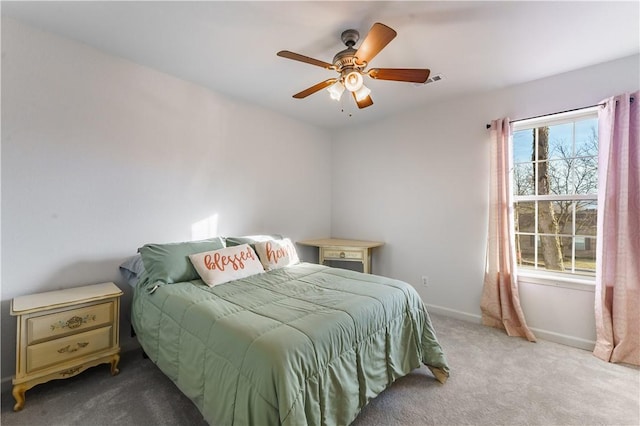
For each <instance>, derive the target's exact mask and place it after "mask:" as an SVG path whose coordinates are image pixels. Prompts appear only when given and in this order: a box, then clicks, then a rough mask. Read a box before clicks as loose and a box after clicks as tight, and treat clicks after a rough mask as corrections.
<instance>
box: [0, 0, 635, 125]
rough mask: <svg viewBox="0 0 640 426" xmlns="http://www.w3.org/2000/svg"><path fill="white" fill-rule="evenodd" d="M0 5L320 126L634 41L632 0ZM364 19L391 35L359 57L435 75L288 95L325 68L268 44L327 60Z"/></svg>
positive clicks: (562, 64) (526, 77)
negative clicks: (356, 97) (360, 94)
mask: <svg viewBox="0 0 640 426" xmlns="http://www.w3.org/2000/svg"><path fill="white" fill-rule="evenodd" d="M1 8H2V15H3V16H5V15H6V16H10V17H12V18H14V19H17V20H20V21H23V22H25V23H27V24H29V25H32V26H35V27H38V28H42V29H44V30H46V31H51V32H54V33H57V34H60V35H62V36H65V37H69V38H72V39H75V40H78V41H80V42H83V43H86V44H89V45H91V46H95V47H96V48H98V49H101V50H104V51H106V52H109V53H111V54H113V55H117V56H121V57H124V58H127V59H130V60H131V61H134V62H136V63H139V64H142V65H145V66H148V67H151V68H154V69H157V70H160V71H162V72H165V73H168V74H171V75H174V76H176V77H179V78H181V79H184V80H188V81H192V82H194V83H197V84H199V85H202V86H205V87H208V88H210V89H211V90H214V91H216V92H218V93H222V94H225V95H227V96H229V97H232V98H234V99H239V100H242V101H246V102H249V103H252V104H257V105H261V106H264V107H266V108H269V109H272V110H275V111H278V112H280V113H282V114H285V115H288V116H290V117H293V118H296V119H298V120H301V121H304V122H307V123H311V124H314V125H317V126H320V127H324V128H339V127H343V126H348V125H355V124H361V123H365V122H368V121H371V120H378V119H380V118H382V117H385V116H388V115H394V114H400V113H402V112H403V111H406V110H409V109H415V108H419V107H422V106H426V105H429V104H433V103H435V102H442V101H444V100H447V99H451V98H454V97H459V96H463V95H466V94H470V93H478V92H484V91H489V90H494V89H498V88H502V87H505V86H510V85H513V84H518V83H523V82H527V81H531V80H536V79H539V78H543V77H547V76H550V75H553V74H558V73H562V72H566V71H571V70H574V69H578V68H582V67H585V66H589V65H594V64H597V63H601V62H606V61H609V60H613V59H617V58H621V57H625V56H630V55H633V54H637V53H639V52H640V36H639V34H640V29H639V27H640V2H638V1H630V2H611V1H602V2H560V1H555V2H537V1H534V2H524V1H511V2H509V1H506V2H505V1H502V2H485V1H471V2H458V1H442V2H436V1H411V2H397V1H393V2H381V1H376V2H370V1H357V2H340V1H333V2H308V1H302V2H266V1H257V2H244V1H235V2H220V1H200V2H183V1H175V2H171V1H165V2H153V1H125V2H111V1H106V2H98V1H92V2H56V1H46V2H21V1H18V2H7V1H2V3H1ZM375 22H381V23H384V24H386V25H388V26H390V27H392V28H393V29H395V30H396V31H397V33H398V36H397V37H396V38H395V39H394V40H393V41H392V42H391V43H390V44H389V45H388V46H387V47H386V48H385V49H384V50H383V51H382V52H381V53H380V54H379V55H378V56H376V57H375V58H374V59H373V60H372V61H371V67H385V68H430V69H431V74H432V76H433V75H435V74H442V76H443V79H442V80H441V81H439V82H436V83H429V84H425V85H417V84H414V83H399V82H391V81H381V80H372V79H369V78H367V79H366V81H365V83H366V84H367V86H368V87H370V88H371V90H372V94H371V96H372V98H373V101H374V105H373V106H371V107H369V108H366V109H363V110H358V109H357V107H356V106H355V105H354V103H353V100H352V99H350V98H349V97H347V96H343V101H341V102H336V101H332V100H331V99H330V98H329V95H328V93H327V92H326V91H324V90H322V91H320V92H318V93H316V94H314V95H311V96H309V97H308V98H306V99H303V100H298V99H293V98H292V95H293V94H294V93H297V92H299V91H301V90H303V89H306V88H307V87H309V86H312V85H314V84H315V83H318V82H321V81H324V80H326V79H327V78H330V77H333V76H334V75H335V72H333V71H329V70H325V69H323V68H320V67H316V66H312V65H308V64H304V63H301V62H296V61H292V60H288V59H284V58H280V57H277V56H276V52H278V51H279V50H290V51H293V52H296V53H300V54H303V55H305V56H310V57H313V58H316V59H320V60H322V61H325V62H332V59H333V56H334V55H335V53H337V52H338V51H340V50H342V49H343V48H344V47H345V46H344V45H343V44H342V42H341V40H340V34H341V33H342V31H344V30H345V29H349V28H354V29H356V30H358V31H359V32H360V34H361V41H362V39H363V38H364V36H365V34H366V33H367V32H368V31H369V28H371V25H372V24H373V23H375ZM358 45H359V44H357V45H356V48H357V46H358ZM605 78H606V77H605Z"/></svg>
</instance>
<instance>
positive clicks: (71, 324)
mask: <svg viewBox="0 0 640 426" xmlns="http://www.w3.org/2000/svg"><path fill="white" fill-rule="evenodd" d="M95 320H96V316H95V315H85V316H84V317H82V318H81V317H79V316H77V315H76V316H72V317H71V318H69V319H68V320H67V321H58V322H57V323H55V324H51V331H54V330H55V329H56V328H60V329H62V328H68V329H70V330H73V329H74V328H78V327H80V326H81V325H82V324H86V323H88V322H89V321H95Z"/></svg>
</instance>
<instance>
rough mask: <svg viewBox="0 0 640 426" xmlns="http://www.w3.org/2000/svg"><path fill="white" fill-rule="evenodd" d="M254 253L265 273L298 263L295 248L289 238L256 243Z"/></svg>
mask: <svg viewBox="0 0 640 426" xmlns="http://www.w3.org/2000/svg"><path fill="white" fill-rule="evenodd" d="M256 252H257V253H258V256H259V257H260V261H261V262H262V265H263V266H264V269H265V270H267V271H271V270H273V269H279V268H284V267H285V266H289V265H295V264H296V263H300V259H299V258H298V253H297V252H296V248H295V246H294V245H293V243H292V242H291V240H290V239H289V238H285V239H283V240H270V241H260V242H257V243H256Z"/></svg>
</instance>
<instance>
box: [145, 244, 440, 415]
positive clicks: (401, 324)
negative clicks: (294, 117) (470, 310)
mask: <svg viewBox="0 0 640 426" xmlns="http://www.w3.org/2000/svg"><path fill="white" fill-rule="evenodd" d="M209 241H210V240H209ZM230 241H233V239H228V240H227V243H229V242H230ZM188 244H189V246H188V247H187V248H184V247H181V248H179V249H177V252H178V253H177V254H176V253H173V252H172V251H176V250H174V249H175V247H170V248H169V249H168V250H167V249H166V245H164V246H163V248H162V250H160V252H161V255H159V256H155V255H154V256H155V258H154V256H148V257H151V258H153V259H152V260H149V259H148V258H144V266H145V267H146V269H147V270H146V271H144V272H143V273H142V274H141V277H140V280H139V283H138V284H137V285H136V287H135V291H134V298H133V304H132V325H133V328H134V330H135V333H136V336H137V338H138V341H139V342H140V345H141V346H142V348H143V350H144V351H145V353H146V354H147V355H148V356H149V358H150V359H151V360H152V361H153V362H154V363H155V364H156V365H157V366H158V367H159V368H160V369H161V370H162V371H163V372H164V374H166V375H167V376H168V377H169V378H170V379H171V380H173V381H174V382H175V384H176V385H177V386H178V388H179V389H180V390H181V391H182V392H183V393H184V394H185V395H186V396H187V397H189V398H190V399H191V400H192V401H193V402H194V404H195V405H196V406H197V408H198V409H199V410H200V412H201V413H202V415H203V416H204V418H205V419H206V420H207V421H208V422H209V423H210V424H212V425H304V424H318V425H320V424H322V425H343V424H344V425H346V424H349V423H351V422H352V421H353V420H354V419H355V417H356V416H357V415H358V413H359V412H360V410H361V409H362V407H364V406H365V405H366V404H367V402H368V401H370V400H371V399H372V398H374V397H375V396H376V395H378V394H379V393H380V392H382V391H383V390H384V389H385V388H387V387H388V386H389V385H390V384H391V383H393V381H394V380H396V379H397V378H399V377H402V376H404V375H406V374H408V373H409V372H411V371H412V370H414V369H415V368H417V367H419V366H420V365H421V363H423V364H425V365H426V366H427V367H428V368H429V369H430V370H431V372H432V373H433V375H434V380H438V381H440V382H441V383H444V382H445V381H446V379H447V377H448V375H449V367H448V365H447V361H446V358H445V355H444V353H443V350H442V348H441V346H440V344H439V343H438V341H437V339H436V335H435V332H434V330H433V327H432V325H431V321H430V319H429V315H428V313H427V311H426V309H425V308H424V305H423V303H422V301H421V299H420V297H419V295H418V294H417V292H416V291H415V290H414V289H413V287H412V286H411V285H409V284H407V283H404V282H401V281H397V280H393V279H389V278H385V277H380V276H375V275H369V274H362V273H359V272H354V271H349V270H343V269H337V268H330V267H327V266H322V265H316V264H310V263H304V262H301V263H298V262H295V263H293V264H289V265H287V266H285V267H280V268H278V269H273V270H269V271H266V272H262V273H258V274H253V275H251V276H248V277H244V278H241V279H235V280H232V281H229V282H226V283H224V284H220V285H215V286H212V287H210V286H208V285H206V284H205V282H203V280H202V279H201V278H200V276H199V275H197V271H194V270H189V264H188V263H187V264H186V265H184V264H181V261H184V256H185V255H184V253H189V252H190V253H198V251H202V250H203V249H205V248H206V249H209V248H210V246H211V244H210V245H209V246H207V247H205V245H206V243H205V245H203V246H199V245H198V244H197V243H188ZM213 245H215V246H218V245H222V246H224V245H225V241H224V240H222V239H220V240H215V242H214V244H213ZM156 246H157V245H156ZM176 246H178V245H176ZM145 247H147V246H145ZM143 251H144V250H143ZM143 251H141V253H142V254H143V255H144V253H143ZM167 252H170V253H169V255H166V254H167ZM156 254H157V253H156ZM143 257H144V256H143ZM159 262H164V263H165V265H164V266H163V265H161V264H160V263H159ZM167 264H168V265H169V267H168V269H170V271H169V272H167V271H166V270H163V271H161V272H162V273H161V274H160V275H159V274H158V268H159V267H160V269H162V268H163V267H164V268H165V269H167V268H166V265H167ZM176 265H178V266H176ZM154 268H155V270H154ZM175 271H178V272H177V273H174V272H175ZM194 273H195V276H194ZM162 274H164V277H163V278H162V279H158V276H162ZM172 274H173V275H172ZM184 278H191V279H184Z"/></svg>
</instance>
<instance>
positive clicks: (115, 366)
mask: <svg viewBox="0 0 640 426" xmlns="http://www.w3.org/2000/svg"><path fill="white" fill-rule="evenodd" d="M118 362H120V355H119V354H115V355H114V356H113V357H111V375H112V376H115V375H116V374H118V373H119V372H120V370H118Z"/></svg>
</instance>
